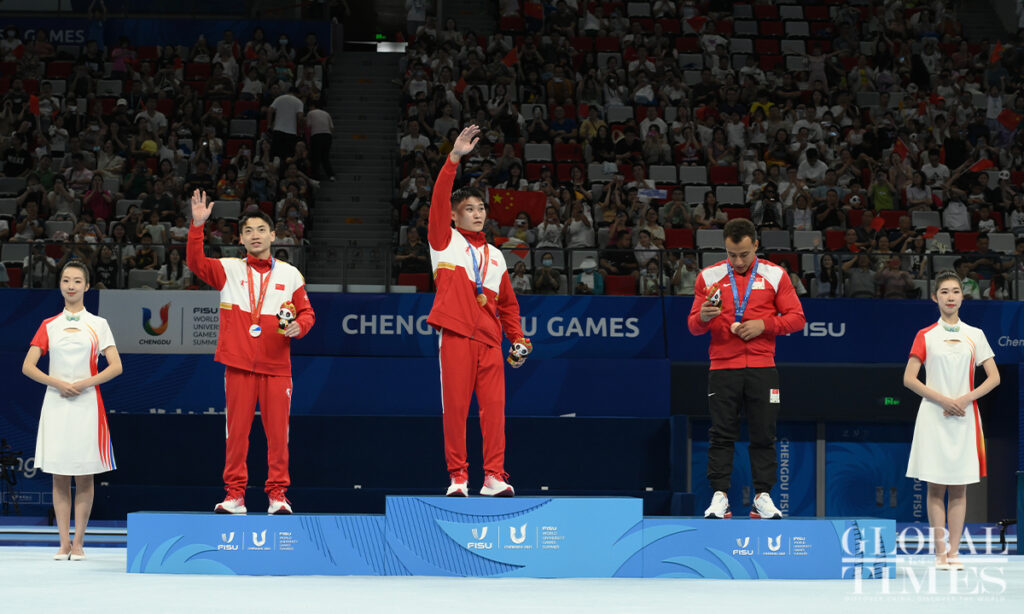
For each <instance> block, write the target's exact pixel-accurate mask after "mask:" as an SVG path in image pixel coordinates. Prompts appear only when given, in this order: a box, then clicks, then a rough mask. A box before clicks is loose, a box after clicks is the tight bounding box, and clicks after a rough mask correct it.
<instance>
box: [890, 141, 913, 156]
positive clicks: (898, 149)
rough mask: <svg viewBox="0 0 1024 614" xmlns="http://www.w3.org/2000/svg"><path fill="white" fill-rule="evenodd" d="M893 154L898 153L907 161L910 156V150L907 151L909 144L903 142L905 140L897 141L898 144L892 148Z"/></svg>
mask: <svg viewBox="0 0 1024 614" xmlns="http://www.w3.org/2000/svg"><path fill="white" fill-rule="evenodd" d="M892 150H893V153H898V154H899V155H900V158H902V159H904V160H906V159H907V155H908V154H910V150H909V149H907V144H906V143H904V142H903V139H896V144H895V145H893V146H892Z"/></svg>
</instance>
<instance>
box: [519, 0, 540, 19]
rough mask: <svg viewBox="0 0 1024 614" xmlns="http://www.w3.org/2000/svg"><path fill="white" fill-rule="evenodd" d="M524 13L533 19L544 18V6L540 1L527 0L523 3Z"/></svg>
mask: <svg viewBox="0 0 1024 614" xmlns="http://www.w3.org/2000/svg"><path fill="white" fill-rule="evenodd" d="M523 14H524V15H526V16H527V17H529V18H531V19H544V7H543V6H541V3H540V2H529V1H527V2H526V4H525V5H523Z"/></svg>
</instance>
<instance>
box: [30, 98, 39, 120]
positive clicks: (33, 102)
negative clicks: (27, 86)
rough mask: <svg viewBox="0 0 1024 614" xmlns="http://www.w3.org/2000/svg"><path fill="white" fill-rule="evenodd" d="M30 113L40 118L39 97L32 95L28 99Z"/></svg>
mask: <svg viewBox="0 0 1024 614" xmlns="http://www.w3.org/2000/svg"><path fill="white" fill-rule="evenodd" d="M28 112H29V113H31V114H32V115H35V116H36V117H38V116H39V96H36V95H35V94H31V95H29V97H28Z"/></svg>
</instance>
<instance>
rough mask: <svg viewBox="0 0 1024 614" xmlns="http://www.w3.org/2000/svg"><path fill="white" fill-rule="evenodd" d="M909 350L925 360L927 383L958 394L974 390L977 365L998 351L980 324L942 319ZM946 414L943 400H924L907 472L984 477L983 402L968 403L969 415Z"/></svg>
mask: <svg viewBox="0 0 1024 614" xmlns="http://www.w3.org/2000/svg"><path fill="white" fill-rule="evenodd" d="M910 354H911V356H917V357H918V358H919V359H920V360H921V362H922V363H923V364H924V368H925V385H926V386H928V387H929V388H931V389H932V390H935V391H937V392H939V393H940V394H943V395H945V396H948V397H950V398H953V399H955V398H957V397H959V396H962V395H964V394H967V393H968V392H970V391H971V390H974V370H975V367H977V366H980V365H981V363H983V362H985V361H986V360H988V359H989V358H992V357H993V356H994V355H995V354H994V353H993V352H992V347H991V346H990V345H989V343H988V340H987V339H986V338H985V333H984V332H983V331H982V330H981V329H979V328H975V327H973V326H969V325H967V324H964V323H963V322H960V323H959V324H957V325H953V326H951V325H949V324H946V323H944V322H942V321H941V320H940V321H939V322H937V323H935V324H933V325H931V326H929V327H928V328H925V329H922V330H921V331H919V332H918V333H917V336H916V337H915V338H914V346H913V348H912V349H911V350H910ZM943 413H944V412H943V409H942V407H941V406H940V405H939V404H938V403H935V402H933V401H929V400H928V399H921V406H920V408H919V409H918V410H917V422H916V423H915V425H914V440H913V442H912V443H911V445H910V461H909V463H908V464H907V477H910V478H917V479H919V480H924V481H926V482H931V483H933V484H946V485H960V484H973V483H975V482H979V481H981V478H982V477H985V475H986V467H985V435H984V432H983V431H982V428H981V413H980V412H979V411H978V402H977V401H973V402H972V403H971V404H970V405H969V406H968V407H967V414H966V415H965V416H945V415H943Z"/></svg>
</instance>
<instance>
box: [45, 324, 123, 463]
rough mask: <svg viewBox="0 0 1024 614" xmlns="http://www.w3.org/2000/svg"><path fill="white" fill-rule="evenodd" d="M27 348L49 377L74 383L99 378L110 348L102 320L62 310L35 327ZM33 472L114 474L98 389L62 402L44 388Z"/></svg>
mask: <svg viewBox="0 0 1024 614" xmlns="http://www.w3.org/2000/svg"><path fill="white" fill-rule="evenodd" d="M32 345H35V346H38V347H39V348H40V349H42V351H43V354H47V353H48V354H49V355H50V368H49V375H50V376H51V377H55V378H57V379H60V380H64V381H66V382H72V383H73V382H77V381H81V380H83V379H87V378H89V377H92V376H93V375H95V374H96V373H98V359H99V356H100V354H102V353H103V350H105V349H107V348H108V347H111V346H113V345H114V337H113V335H111V334H110V327H109V326H108V325H107V321H106V320H104V319H103V318H101V317H99V316H96V315H93V314H91V313H89V312H88V311H85V310H84V309H83V310H82V311H79V312H78V313H75V314H72V313H70V312H68V311H67V310H65V311H63V312H62V313H61V314H60V315H57V316H54V317H52V318H49V319H47V320H46V321H44V322H43V323H42V325H40V327H39V330H38V331H37V332H36V335H35V337H33V338H32ZM36 467H38V468H40V469H42V470H43V471H44V472H46V473H52V474H57V475H92V474H96V473H103V472H105V471H111V470H113V469H115V468H116V465H115V463H114V448H113V445H112V444H111V442H110V429H109V428H107V416H106V410H105V409H104V407H103V397H102V396H101V395H100V389H99V387H98V386H92V387H90V388H87V389H86V390H83V391H81V394H79V395H78V396H76V397H69V398H64V397H62V396H60V392H59V391H58V390H57V389H56V388H53V387H52V386H47V388H46V395H45V396H44V397H43V409H42V412H41V413H40V416H39V433H38V435H37V437H36Z"/></svg>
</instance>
